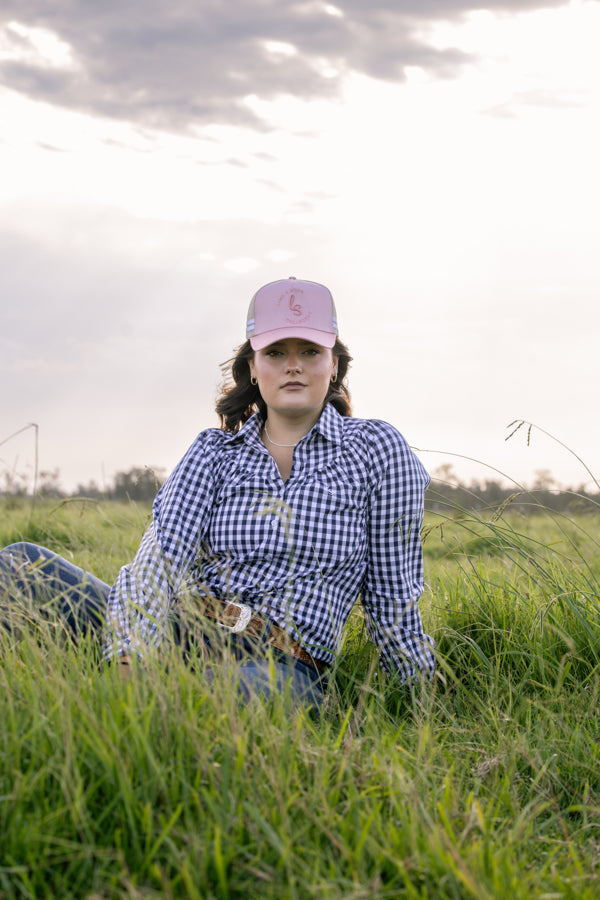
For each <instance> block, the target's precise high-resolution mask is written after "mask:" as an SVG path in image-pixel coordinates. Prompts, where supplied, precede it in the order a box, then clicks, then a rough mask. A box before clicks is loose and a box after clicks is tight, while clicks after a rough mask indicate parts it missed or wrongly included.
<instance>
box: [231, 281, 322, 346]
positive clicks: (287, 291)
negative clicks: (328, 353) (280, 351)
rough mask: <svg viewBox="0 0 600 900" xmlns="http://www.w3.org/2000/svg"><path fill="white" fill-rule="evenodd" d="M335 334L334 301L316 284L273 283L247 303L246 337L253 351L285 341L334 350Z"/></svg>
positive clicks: (261, 289)
mask: <svg viewBox="0 0 600 900" xmlns="http://www.w3.org/2000/svg"><path fill="white" fill-rule="evenodd" d="M337 334H338V326H337V315H336V312H335V304H334V302H333V297H332V296H331V293H330V291H329V290H328V289H327V288H326V287H325V285H323V284H317V282H316V281H301V280H300V279H299V278H294V277H291V278H286V279H283V280H282V281H272V282H271V283H270V284H265V286H264V287H261V288H259V289H258V290H257V292H256V293H255V295H254V297H253V298H252V300H251V301H250V308H249V310H248V321H247V323H246V337H247V338H249V340H250V345H251V347H252V349H253V350H262V349H263V348H264V347H268V346H269V344H273V343H275V341H282V340H284V339H285V338H301V339H302V340H305V341H314V343H315V344H320V345H321V347H333V345H334V344H335V339H336V337H337Z"/></svg>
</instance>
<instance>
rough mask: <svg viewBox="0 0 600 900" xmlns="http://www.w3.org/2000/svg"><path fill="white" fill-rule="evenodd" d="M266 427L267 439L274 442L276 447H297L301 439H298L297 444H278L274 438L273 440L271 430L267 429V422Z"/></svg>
mask: <svg viewBox="0 0 600 900" xmlns="http://www.w3.org/2000/svg"><path fill="white" fill-rule="evenodd" d="M264 429H265V434H266V436H267V440H268V441H269V443H270V444H273V446H274V447H296V446H297V445H298V444H299V443H300V442H299V441H296V443H295V444H278V443H277V441H274V440H273V438H272V437H271V435H270V434H269V432H268V431H267V425H266V423H265V426H264Z"/></svg>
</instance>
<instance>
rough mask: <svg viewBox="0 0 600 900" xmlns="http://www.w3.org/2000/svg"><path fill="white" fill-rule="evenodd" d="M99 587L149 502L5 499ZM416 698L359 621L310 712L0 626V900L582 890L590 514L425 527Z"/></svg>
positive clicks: (590, 886)
mask: <svg viewBox="0 0 600 900" xmlns="http://www.w3.org/2000/svg"><path fill="white" fill-rule="evenodd" d="M0 509H1V514H0V544H6V543H9V542H11V541H14V540H35V541H37V542H40V543H44V544H45V545H46V546H50V547H51V548H52V549H56V550H57V551H58V552H60V553H63V554H66V555H69V556H70V558H72V559H73V560H74V561H75V562H76V563H77V564H78V565H81V566H83V567H84V568H89V569H91V570H92V571H94V572H95V574H97V575H99V576H100V577H102V578H104V579H105V580H106V581H112V580H113V578H114V577H115V575H116V572H117V570H118V567H119V566H120V565H121V564H122V563H123V562H125V561H126V560H127V559H129V558H130V557H131V555H132V553H133V552H134V551H135V548H136V547H137V544H138V542H139V539H140V536H141V534H142V532H143V530H144V527H145V525H146V522H147V520H148V514H149V510H148V509H146V508H143V509H138V508H136V507H133V506H125V505H122V506H118V505H112V504H80V503H74V502H69V503H66V504H62V505H57V504H54V505H53V504H42V505H40V506H39V507H38V508H37V509H36V511H35V513H34V515H33V517H31V515H30V510H29V509H28V508H27V507H26V506H21V505H19V504H12V505H11V504H9V503H5V504H4V505H3V506H2V507H0ZM427 529H429V531H428V533H427V536H426V540H425V553H426V580H427V585H428V587H427V590H426V592H425V595H424V597H423V601H422V609H423V617H424V620H425V624H426V628H427V630H428V631H429V633H431V634H432V635H433V636H434V637H435V639H436V642H437V653H438V669H437V674H436V677H435V679H434V681H433V683H432V684H431V685H429V686H427V687H425V688H424V689H421V688H418V687H416V688H415V689H412V690H411V689H407V688H406V687H402V686H399V685H397V684H394V683H393V682H392V681H386V680H385V679H383V678H382V677H381V676H380V675H379V674H378V673H377V672H376V671H375V672H374V671H373V669H374V663H375V658H374V654H373V648H372V647H371V646H370V645H369V643H368V642H367V641H366V639H365V635H364V630H363V625H362V616H361V614H360V608H358V609H357V612H356V614H355V615H353V617H352V620H351V624H350V627H349V629H348V637H347V640H346V644H345V646H344V649H343V652H342V654H341V658H340V662H339V667H338V670H337V673H336V679H335V689H334V690H332V693H331V697H330V698H329V700H328V703H327V705H326V708H325V711H324V713H323V715H322V716H321V717H320V718H319V719H315V718H311V716H310V715H309V714H308V713H307V712H306V711H305V710H302V709H292V708H291V707H290V705H289V703H288V702H287V700H286V698H285V697H283V698H281V699H280V700H279V699H278V700H277V701H275V702H272V703H263V702H259V701H256V702H252V703H250V704H248V705H243V704H241V703H240V702H239V701H237V700H236V699H235V696H234V692H233V691H232V690H231V689H230V686H229V685H228V684H227V683H226V682H225V681H224V683H222V684H218V685H217V686H216V687H214V688H213V689H209V688H208V687H207V684H206V683H205V681H204V678H203V675H202V672H201V671H192V670H191V669H190V668H189V667H186V666H185V665H184V664H183V663H182V662H181V660H180V659H178V658H177V656H176V655H170V656H168V657H167V658H166V659H164V660H163V662H162V663H160V664H159V663H158V662H156V663H154V664H150V665H149V666H148V667H147V668H145V669H144V670H141V669H140V670H138V671H136V672H135V677H134V679H133V680H132V682H131V683H129V684H127V685H125V684H123V683H122V682H121V681H120V680H119V677H118V673H117V672H115V671H114V670H112V669H99V668H98V666H97V659H96V654H95V652H94V648H93V647H92V646H88V645H86V644H84V645H82V646H80V647H79V648H77V649H75V648H73V647H72V646H70V645H69V644H68V642H65V640H64V637H63V636H62V635H61V634H60V632H58V633H57V630H56V629H52V628H51V627H50V626H49V625H48V624H47V623H40V625H39V628H38V629H37V630H32V632H31V633H28V634H26V635H25V636H24V637H23V638H22V639H21V640H20V641H18V642H17V641H14V640H13V639H12V638H11V636H10V635H9V634H3V635H2V637H0V720H1V722H2V725H1V727H0V760H1V765H0V836H1V839H0V897H2V898H13V897H14V898H45V897H61V898H63V897H64V898H67V897H85V898H89V900H100V898H125V897H127V898H159V897H160V898H165V897H166V898H171V897H173V898H175V897H186V898H187V897H189V898H210V897H214V898H238V897H240V898H241V897H244V898H249V897H250V898H251V897H260V898H263V897H265V898H296V897H297V898H306V897H314V898H356V900H358V898H380V897H381V898H394V897H408V898H471V897H472V898H478V900H479V898H503V897H507V898H511V900H519V898H531V897H540V898H542V897H545V898H551V897H572V898H574V900H575V898H577V900H579V898H596V897H598V896H600V868H599V864H600V759H599V755H600V679H599V673H600V644H599V636H600V628H599V624H600V621H599V606H600V589H599V581H600V548H599V544H598V538H599V535H598V529H597V528H596V526H595V522H594V519H593V518H589V517H588V518H583V517H582V518H580V519H578V520H577V519H565V518H563V517H560V516H556V515H554V516H553V515H550V514H547V515H544V514H543V513H542V512H540V515H538V516H535V517H533V518H521V517H517V516H511V514H510V510H507V511H506V512H505V514H504V515H503V516H502V517H500V518H498V519H497V520H496V521H494V520H493V517H489V518H488V519H487V520H484V519H480V518H477V517H476V516H474V515H465V516H462V517H459V516H453V517H448V518H446V519H444V520H441V519H440V517H431V518H430V519H429V520H428V522H427V523H426V532H427Z"/></svg>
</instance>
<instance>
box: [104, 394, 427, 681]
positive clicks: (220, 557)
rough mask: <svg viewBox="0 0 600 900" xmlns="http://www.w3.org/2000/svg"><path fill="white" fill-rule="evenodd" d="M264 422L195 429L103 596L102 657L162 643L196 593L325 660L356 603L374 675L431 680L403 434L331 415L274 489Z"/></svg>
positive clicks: (411, 463)
mask: <svg viewBox="0 0 600 900" xmlns="http://www.w3.org/2000/svg"><path fill="white" fill-rule="evenodd" d="M261 426H262V422H261V420H260V417H259V415H258V414H256V415H255V416H253V417H252V418H251V419H250V420H249V421H248V422H247V423H246V424H245V425H244V427H243V428H242V429H241V431H240V432H239V433H238V434H236V435H232V434H230V433H228V432H225V431H222V430H219V429H208V430H207V431H203V432H202V433H201V434H200V435H199V436H198V437H197V439H196V440H195V442H194V443H193V444H192V446H191V447H190V449H189V450H188V452H187V453H186V455H185V456H184V458H183V459H182V460H181V462H180V463H179V465H178V466H177V467H176V469H175V470H174V472H173V473H172V475H171V476H170V478H169V479H168V480H167V482H166V483H165V484H164V486H163V487H162V489H161V490H160V492H159V494H158V495H157V497H156V500H155V503H154V515H153V522H152V525H151V526H150V528H149V529H148V531H147V532H146V534H145V536H144V539H143V541H142V544H141V546H140V549H139V550H138V553H137V555H136V557H135V559H134V561H133V562H132V563H131V565H129V566H125V567H124V568H123V569H122V570H121V572H120V573H119V576H118V579H117V581H116V584H115V585H114V587H113V589H112V591H111V594H110V597H109V616H108V621H109V627H108V629H107V634H106V642H105V655H106V657H107V658H108V657H110V656H111V655H112V654H113V653H115V652H117V653H131V652H138V653H139V654H140V655H144V652H145V650H146V647H147V646H148V645H157V644H158V643H160V639H161V637H162V634H163V632H164V628H165V619H166V613H167V611H168V609H169V607H170V606H171V605H172V604H173V602H174V600H175V598H176V597H177V595H178V593H181V592H182V591H184V590H190V589H195V590H208V591H210V592H211V593H212V594H214V595H216V596H218V597H221V598H223V599H226V598H228V599H236V598H237V599H239V600H240V601H242V602H244V603H247V604H249V605H250V606H251V607H252V608H253V609H255V610H260V611H262V612H264V613H268V614H269V615H270V616H271V617H272V618H273V619H274V620H275V621H276V622H277V623H278V624H279V625H281V626H282V627H283V628H285V629H286V630H287V631H288V632H289V633H290V634H291V635H292V636H293V637H294V638H295V639H296V640H299V641H300V642H301V643H302V644H303V645H304V646H305V647H306V648H307V649H308V650H309V651H310V652H311V653H312V654H313V656H314V657H316V658H318V659H321V660H324V661H325V662H330V661H331V660H332V659H333V657H334V655H335V650H336V648H337V646H338V644H339V641H340V637H341V634H342V630H343V628H344V625H345V623H346V621H347V619H348V615H349V613H350V610H351V609H352V606H353V605H354V603H355V601H356V599H357V597H358V595H359V593H360V595H361V599H362V603H363V606H364V609H365V613H366V622H367V627H368V630H369V633H370V635H371V637H372V638H373V639H374V640H375V642H376V643H377V645H378V646H379V648H380V650H381V658H382V664H383V666H384V667H385V668H386V669H387V670H388V671H392V670H394V669H397V670H399V671H400V673H401V674H402V675H403V676H404V677H406V676H409V675H413V674H414V673H415V670H416V669H423V670H426V671H429V670H431V669H432V667H433V654H432V643H431V640H430V638H429V637H427V635H425V634H424V633H423V628H422V624H421V616H420V613H419V609H418V605H417V601H418V598H419V597H420V595H421V593H422V590H423V560H422V552H421V541H420V529H421V523H422V516H423V495H424V491H425V488H426V486H427V484H428V481H429V478H428V475H427V473H426V472H425V470H424V468H423V466H422V465H421V463H420V462H419V460H418V459H417V458H416V456H415V455H414V453H413V452H412V451H411V450H410V448H409V447H408V445H407V443H406V441H405V440H404V438H403V437H402V436H401V435H400V434H399V433H398V432H397V431H396V429H395V428H393V427H392V426H391V425H389V424H387V423H386V422H379V421H375V420H362V419H353V418H346V417H342V416H340V415H339V413H338V412H337V411H336V410H335V409H334V408H333V407H332V406H331V405H328V406H327V407H326V408H325V410H324V412H323V414H322V416H321V418H320V420H319V422H318V423H317V424H316V425H315V427H314V428H313V429H312V431H311V432H309V434H307V435H306V436H305V437H304V438H303V439H302V441H300V443H299V444H298V446H297V447H296V449H295V451H294V464H293V468H292V473H291V475H290V478H289V479H288V481H287V482H283V480H282V479H281V476H280V474H279V472H278V470H277V467H276V465H275V462H274V460H273V458H272V457H271V456H270V454H269V453H268V451H267V450H266V448H265V447H264V445H263V443H262V441H261V440H260V429H261ZM194 586H195V587H194ZM199 586H201V587H199Z"/></svg>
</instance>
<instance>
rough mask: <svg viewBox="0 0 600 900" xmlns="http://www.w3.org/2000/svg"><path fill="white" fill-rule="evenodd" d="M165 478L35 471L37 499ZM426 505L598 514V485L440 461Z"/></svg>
mask: <svg viewBox="0 0 600 900" xmlns="http://www.w3.org/2000/svg"><path fill="white" fill-rule="evenodd" d="M164 480H165V473H164V470H163V469H152V468H150V467H148V466H144V467H143V468H141V467H135V466H134V467H133V468H131V469H128V470H127V471H124V472H117V473H116V474H115V475H114V477H113V479H112V481H111V482H109V483H108V484H106V485H104V486H103V487H100V486H99V485H98V484H97V483H96V482H95V481H89V482H88V483H87V484H79V485H78V486H77V489H76V490H75V491H74V492H72V493H68V492H66V491H64V490H63V489H62V488H61V485H60V472H59V470H58V469H53V470H49V471H42V472H40V473H39V477H38V482H37V490H36V496H38V497H41V498H44V497H46V498H54V499H64V498H66V497H87V498H89V499H91V500H124V501H127V500H133V501H136V502H138V503H151V502H152V500H153V499H154V497H155V496H156V493H157V491H158V489H159V488H160V487H161V485H162V484H163V482H164ZM31 495H32V490H31V487H30V485H29V480H28V479H27V478H26V477H25V476H16V475H15V474H14V473H4V476H3V481H2V482H0V496H3V497H31ZM425 508H426V510H428V511H430V512H437V513H442V514H444V515H449V516H452V515H458V514H460V512H461V511H462V510H469V511H478V512H481V513H485V512H486V511H488V510H489V511H490V513H494V512H496V513H497V512H498V511H499V510H503V509H509V508H510V509H512V510H515V511H518V512H520V513H522V514H525V515H527V514H532V513H535V512H536V511H539V510H540V508H545V509H551V510H555V511H556V512H562V513H565V514H567V515H571V514H575V513H582V512H583V513H585V512H588V513H591V512H595V513H598V510H599V508H600V490H598V487H597V486H596V485H594V486H593V489H591V488H590V487H589V486H581V487H579V488H577V489H572V488H564V487H559V486H558V485H557V484H556V482H555V480H554V478H553V477H552V474H551V473H550V472H549V471H547V470H541V471H539V472H538V473H536V478H535V480H534V482H533V484H532V486H531V487H524V488H519V487H516V486H510V485H506V484H503V483H502V482H500V481H496V480H493V479H488V480H486V481H476V480H474V481H471V482H470V483H469V484H463V483H461V482H460V480H459V479H458V477H457V475H456V474H455V473H454V471H453V469H452V466H450V465H447V464H446V465H443V466H440V467H439V468H438V469H436V470H435V471H434V472H433V477H432V480H431V484H430V486H429V488H428V490H427V494H426V496H425Z"/></svg>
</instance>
